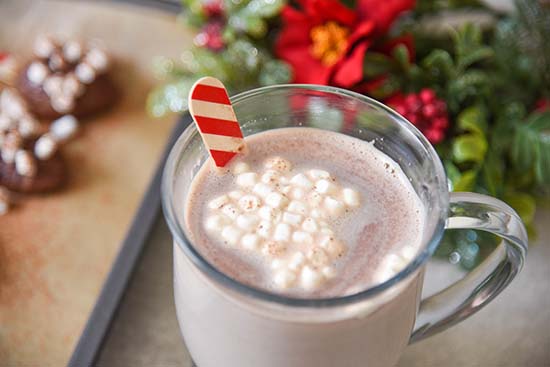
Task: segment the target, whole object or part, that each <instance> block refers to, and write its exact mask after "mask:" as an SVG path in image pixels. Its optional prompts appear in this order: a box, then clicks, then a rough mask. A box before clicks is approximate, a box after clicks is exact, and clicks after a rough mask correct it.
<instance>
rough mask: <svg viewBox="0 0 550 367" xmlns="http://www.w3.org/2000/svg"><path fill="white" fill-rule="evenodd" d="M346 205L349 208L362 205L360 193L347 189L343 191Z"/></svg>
mask: <svg viewBox="0 0 550 367" xmlns="http://www.w3.org/2000/svg"><path fill="white" fill-rule="evenodd" d="M342 196H343V198H344V203H346V205H348V206H352V207H356V206H359V204H360V199H359V193H358V192H357V191H355V190H353V189H350V188H345V189H344V190H342Z"/></svg>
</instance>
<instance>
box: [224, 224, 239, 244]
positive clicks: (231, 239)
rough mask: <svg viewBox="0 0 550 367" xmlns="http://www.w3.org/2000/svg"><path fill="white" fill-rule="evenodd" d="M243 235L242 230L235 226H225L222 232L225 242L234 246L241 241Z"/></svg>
mask: <svg viewBox="0 0 550 367" xmlns="http://www.w3.org/2000/svg"><path fill="white" fill-rule="evenodd" d="M241 235H242V231H241V230H240V229H238V228H236V227H233V226H225V227H224V228H223V230H222V233H221V237H222V238H223V239H224V240H225V242H226V243H227V244H229V245H232V246H234V245H236V244H237V243H239V240H240V238H241Z"/></svg>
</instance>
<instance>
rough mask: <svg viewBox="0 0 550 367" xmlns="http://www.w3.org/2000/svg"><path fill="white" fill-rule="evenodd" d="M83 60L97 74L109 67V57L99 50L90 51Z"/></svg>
mask: <svg viewBox="0 0 550 367" xmlns="http://www.w3.org/2000/svg"><path fill="white" fill-rule="evenodd" d="M84 59H85V61H86V62H87V63H89V64H90V65H91V66H92V67H93V68H94V69H95V70H97V71H99V72H103V71H105V70H107V68H108V67H109V57H108V56H107V54H106V53H105V51H103V50H100V49H99V48H92V49H90V50H89V51H88V53H87V54H86V56H85V58H84Z"/></svg>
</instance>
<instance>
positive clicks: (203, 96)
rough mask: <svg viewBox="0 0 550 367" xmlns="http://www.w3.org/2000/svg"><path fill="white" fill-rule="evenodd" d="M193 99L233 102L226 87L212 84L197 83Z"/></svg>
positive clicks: (223, 102)
mask: <svg viewBox="0 0 550 367" xmlns="http://www.w3.org/2000/svg"><path fill="white" fill-rule="evenodd" d="M191 99H197V100H199V101H207V102H214V103H222V104H231V103H230V102H229V97H228V96H227V91H226V90H225V89H224V88H218V87H212V86H210V85H204V84H197V85H196V86H195V89H193V93H192V95H191Z"/></svg>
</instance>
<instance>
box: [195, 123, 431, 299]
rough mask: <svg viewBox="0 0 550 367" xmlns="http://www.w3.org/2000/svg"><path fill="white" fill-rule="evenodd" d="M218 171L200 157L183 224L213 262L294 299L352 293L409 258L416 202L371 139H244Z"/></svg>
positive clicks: (301, 135)
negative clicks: (239, 151) (240, 150)
mask: <svg viewBox="0 0 550 367" xmlns="http://www.w3.org/2000/svg"><path fill="white" fill-rule="evenodd" d="M246 145H247V153H246V154H242V155H239V156H237V157H236V158H235V159H233V160H232V162H231V163H230V164H229V165H228V166H227V167H226V168H225V169H224V171H223V172H220V171H219V170H218V169H216V168H215V167H214V165H213V164H212V163H211V162H210V161H207V162H206V163H205V164H204V165H203V167H202V168H201V169H200V171H199V172H198V173H197V175H196V176H195V178H194V180H193V183H192V185H191V188H190V191H189V194H188V195H187V199H186V200H187V202H186V208H185V211H186V216H185V217H186V226H187V232H188V235H189V237H190V239H191V240H192V243H193V244H194V246H195V247H196V248H197V249H198V250H199V251H200V252H201V253H202V254H203V256H205V258H206V259H207V260H208V261H209V262H211V263H212V264H213V265H214V266H215V267H216V268H218V269H219V270H220V271H222V272H224V273H225V274H227V275H228V276H230V277H232V278H234V279H236V280H238V281H240V282H243V283H245V284H248V285H251V286H254V287H257V288H262V289H265V290H268V291H271V292H275V293H281V294H285V295H290V296H295V297H301V298H319V297H335V296H343V295H348V294H353V293H357V292H359V291H361V290H364V289H366V288H369V287H371V286H373V285H375V284H377V283H381V282H383V281H385V280H387V279H389V278H390V277H391V276H392V275H394V274H396V273H397V272H398V271H400V270H401V269H403V268H404V267H405V266H406V265H407V263H408V262H409V261H411V260H412V258H414V256H415V255H416V253H417V250H418V249H419V246H420V244H421V240H422V228H423V227H424V223H423V221H424V208H423V205H422V203H421V202H420V199H419V198H418V196H417V194H416V193H415V191H414V189H413V187H412V185H411V184H410V182H409V180H408V178H407V177H406V176H405V174H404V173H403V172H402V170H401V169H400V167H399V166H398V165H397V164H396V163H395V162H394V161H393V160H392V159H390V158H389V157H388V156H386V155H385V154H384V153H382V152H381V151H379V150H378V149H377V148H375V147H374V145H373V144H372V143H368V142H364V141H362V140H359V139H356V138H353V137H349V136H346V135H342V134H338V133H334V132H329V131H324V130H318V129H313V128H284V129H276V130H271V131H266V132H262V133H259V134H256V135H252V136H249V137H247V138H246Z"/></svg>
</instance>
